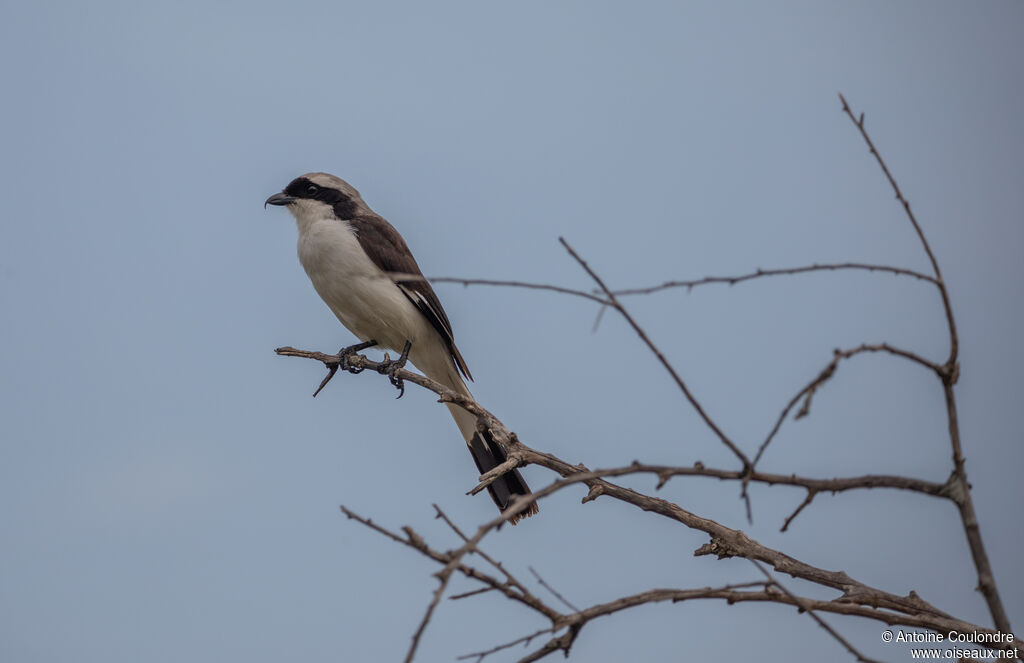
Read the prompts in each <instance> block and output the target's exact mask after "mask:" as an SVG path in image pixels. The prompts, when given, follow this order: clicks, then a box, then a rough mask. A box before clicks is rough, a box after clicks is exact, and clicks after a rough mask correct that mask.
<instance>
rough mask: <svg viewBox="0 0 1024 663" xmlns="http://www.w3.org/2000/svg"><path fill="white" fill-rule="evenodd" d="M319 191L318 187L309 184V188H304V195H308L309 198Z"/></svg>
mask: <svg viewBox="0 0 1024 663" xmlns="http://www.w3.org/2000/svg"><path fill="white" fill-rule="evenodd" d="M319 191H320V187H318V186H317V185H315V184H310V185H309V186H307V187H306V193H308V194H309V195H311V196H315V195H316V194H317V193H318V192H319Z"/></svg>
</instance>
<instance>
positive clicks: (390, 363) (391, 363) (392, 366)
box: [377, 341, 412, 398]
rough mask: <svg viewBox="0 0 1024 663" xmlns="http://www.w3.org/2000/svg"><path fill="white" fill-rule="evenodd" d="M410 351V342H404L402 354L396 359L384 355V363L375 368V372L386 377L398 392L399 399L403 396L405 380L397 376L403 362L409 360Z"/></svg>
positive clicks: (403, 364) (402, 366)
mask: <svg viewBox="0 0 1024 663" xmlns="http://www.w3.org/2000/svg"><path fill="white" fill-rule="evenodd" d="M411 349H412V341H406V342H405V348H403V349H402V354H401V356H400V357H399V358H398V359H390V358H389V357H388V356H387V354H385V355H384V361H382V362H381V363H380V365H379V366H378V367H377V372H378V373H380V374H381V375H386V376H388V380H390V381H391V384H392V385H394V387H395V389H397V390H398V396H397V397H396V398H401V397H402V396H405V380H403V379H402V377H401V376H400V375H399V374H398V372H399V371H400V370H402V368H404V367H405V362H406V361H407V360H408V359H409V350H411Z"/></svg>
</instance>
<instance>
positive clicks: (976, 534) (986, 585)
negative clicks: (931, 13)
mask: <svg viewBox="0 0 1024 663" xmlns="http://www.w3.org/2000/svg"><path fill="white" fill-rule="evenodd" d="M839 99H840V101H841V102H842V104H843V112H844V113H846V115H847V117H849V118H850V120H851V121H852V122H853V123H854V125H856V127H857V129H858V130H859V131H860V135H861V137H862V138H863V139H864V142H865V143H866V144H867V146H868V149H869V150H870V151H871V154H872V155H874V157H875V160H876V161H877V162H878V165H879V167H880V168H881V169H882V172H883V173H884V174H885V177H886V179H888V180H889V184H890V185H891V186H892V189H893V191H894V192H895V194H896V199H897V200H898V201H899V202H900V204H901V205H903V210H904V211H905V212H906V214H907V218H908V219H909V220H910V223H911V225H912V226H913V227H914V231H915V232H916V233H917V236H918V238H919V239H920V240H921V246H922V247H923V248H924V252H925V254H926V255H927V256H928V260H929V262H930V263H931V265H932V270H933V271H934V272H935V280H936V286H937V287H938V289H939V294H940V295H941V296H942V307H943V309H944V311H945V313H946V325H947V327H948V329H949V357H948V358H947V359H946V362H945V363H944V364H943V365H942V366H941V367H940V369H939V379H940V380H941V381H942V386H943V395H944V398H945V403H946V418H947V424H948V428H949V441H950V445H951V447H952V451H953V472H954V475H955V477H956V483H957V488H958V490H957V491H956V494H957V508H958V509H959V510H960V520H961V522H962V523H963V527H964V534H965V536H966V537H967V545H968V547H969V548H970V551H971V557H972V559H973V560H974V566H975V568H976V570H977V572H978V589H979V590H981V593H982V596H984V597H985V603H986V604H987V605H988V609H989V613H990V614H991V615H992V621H993V623H994V624H995V626H996V628H997V629H999V630H1000V631H1002V632H1005V633H1009V632H1011V626H1010V618H1009V616H1008V615H1007V614H1006V608H1005V607H1004V606H1003V602H1002V599H1001V598H1000V596H999V588H998V586H997V585H996V581H995V573H994V572H993V571H992V564H991V562H990V561H989V559H988V553H987V552H986V550H985V544H984V542H983V541H982V537H981V528H980V526H979V525H978V516H977V514H976V513H975V510H974V500H973V498H972V497H971V491H970V482H969V481H968V480H967V469H966V465H965V460H964V455H963V446H962V443H961V439H960V424H959V420H958V417H957V408H956V396H955V394H954V393H953V386H954V385H955V384H956V382H957V380H958V379H959V376H960V364H959V360H958V358H959V347H960V341H959V335H958V333H957V327H956V320H955V318H954V316H953V306H952V304H951V303H950V299H949V291H948V289H947V288H946V283H945V281H944V280H943V279H942V271H941V270H940V269H939V262H938V260H937V259H936V258H935V254H934V252H933V251H932V248H931V245H930V244H929V243H928V239H927V238H926V237H925V234H924V231H923V230H922V228H921V224H920V223H918V221H917V217H915V216H914V213H913V211H911V209H910V203H909V202H908V201H907V199H906V198H905V197H904V196H903V192H902V190H900V187H899V185H898V184H897V183H896V178H894V177H893V175H892V173H891V172H890V171H889V167H888V166H887V165H886V163H885V160H884V159H882V155H881V153H880V152H879V151H878V150H877V149H876V148H875V144H874V142H873V141H872V140H871V136H869V135H868V132H867V129H866V128H865V126H864V114H863V113H861V114H860V117H859V119H857V118H854V115H853V111H852V110H851V109H850V105H849V104H848V103H847V102H846V98H845V97H844V96H843V95H842V94H840V95H839Z"/></svg>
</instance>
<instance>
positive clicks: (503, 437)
mask: <svg viewBox="0 0 1024 663" xmlns="http://www.w3.org/2000/svg"><path fill="white" fill-rule="evenodd" d="M278 353H279V354H282V355H288V356H298V357H307V358H311V359H315V360H317V361H321V362H323V363H324V364H325V365H327V366H330V365H332V364H336V363H338V362H339V361H340V357H337V356H333V355H326V354H324V353H319V352H308V351H303V350H296V349H294V348H279V349H278ZM348 361H349V363H350V364H351V365H352V366H355V367H357V368H364V369H366V368H369V369H373V370H375V369H377V368H378V367H380V366H382V365H383V364H381V363H380V362H374V361H372V360H369V359H367V358H366V357H363V356H361V355H356V356H354V357H349V358H348ZM396 374H397V376H398V377H400V378H402V379H404V380H406V381H408V382H411V383H413V384H417V385H419V386H422V387H424V388H426V389H429V390H431V391H433V392H434V393H436V394H438V396H439V397H440V398H439V401H440V402H455V403H458V404H460V405H461V406H462V407H464V408H466V409H467V410H468V411H470V412H472V413H473V414H475V415H477V418H478V426H480V427H485V428H486V429H487V430H488V432H489V434H490V435H491V437H492V438H493V439H494V440H495V441H496V442H498V443H499V444H501V445H502V446H503V447H504V448H505V449H506V453H507V456H508V457H509V458H510V460H513V459H514V461H515V464H516V465H517V466H521V465H527V464H534V465H540V466H543V467H546V468H548V469H550V470H553V471H555V472H556V473H558V474H560V475H561V476H562V478H561V479H559V480H558V481H555V482H554V483H552V484H550V485H549V486H546V487H545V488H543V489H541V490H538V491H536V492H534V493H532V494H531V495H525V496H521V497H519V498H518V499H517V500H515V501H514V502H513V504H512V505H511V506H510V507H509V509H507V510H506V511H505V512H504V513H503V514H501V515H500V516H497V517H496V518H494V519H492V520H490V521H488V522H487V523H484V524H483V525H481V526H480V527H479V529H478V530H477V532H476V534H475V535H474V536H473V537H468V538H467V537H465V535H462V536H461V537H460V538H463V539H464V540H465V543H464V544H463V546H462V547H460V548H459V549H457V550H455V551H453V552H448V553H437V552H436V551H435V552H432V553H431V552H425V551H430V549H429V547H428V546H426V544H425V543H424V542H423V540H422V538H421V537H419V536H418V535H416V534H415V533H414V532H412V530H411V529H408V528H406V535H407V536H406V538H402V537H400V536H397V535H393V534H391V533H387V535H388V536H389V537H390V538H392V539H393V540H395V541H398V542H400V543H403V544H404V545H408V546H410V547H412V548H414V549H416V550H418V551H420V552H422V553H424V554H428V556H430V557H431V558H432V559H435V561H437V562H439V563H444V564H445V567H444V569H442V571H440V572H439V573H438V578H439V580H440V581H441V583H440V585H439V587H438V589H437V590H435V593H434V596H433V598H432V600H431V602H430V604H429V606H428V609H427V613H426V614H425V615H424V619H423V620H422V621H421V623H420V628H418V629H417V633H419V634H422V632H423V630H424V629H425V628H426V626H427V624H428V623H429V620H430V616H431V615H432V614H433V611H434V609H435V608H436V606H437V603H438V602H439V601H440V597H441V596H442V595H443V592H444V590H445V589H446V588H447V585H448V581H449V580H450V578H451V575H452V573H453V572H454V571H456V570H458V571H459V572H460V573H463V574H464V575H467V576H468V577H471V578H473V579H474V580H479V581H481V582H484V583H485V584H488V585H489V586H491V587H493V588H494V589H496V590H498V591H501V592H502V593H503V594H504V595H505V596H506V597H508V598H511V599H513V600H516V601H518V602H519V603H522V604H524V605H527V606H529V607H531V608H533V609H535V610H538V611H540V612H542V613H544V614H545V615H546V616H548V617H549V618H552V620H553V621H555V622H556V623H560V622H559V621H558V617H556V615H560V613H558V612H557V611H555V610H553V609H552V608H550V607H548V606H546V604H544V603H543V601H541V600H540V599H538V598H537V597H535V596H533V595H532V594H524V593H523V592H522V591H519V590H517V589H514V588H513V587H512V586H510V585H509V584H507V583H505V582H503V581H499V580H497V579H494V578H493V577H491V576H487V575H486V574H482V573H480V572H478V571H475V570H468V569H467V568H466V567H465V565H463V564H462V563H461V560H462V558H463V557H464V556H465V555H467V554H469V553H471V552H472V553H476V552H478V550H479V549H478V544H479V542H480V540H482V538H483V537H484V536H485V535H486V534H487V533H488V532H490V531H492V530H493V529H495V528H497V527H498V526H500V525H501V524H503V523H504V522H506V521H507V520H508V518H510V517H512V516H514V515H515V514H517V513H520V512H521V511H522V510H524V509H525V508H527V506H528V505H529V504H531V503H532V502H534V501H536V500H539V499H543V498H545V497H547V496H548V495H550V494H552V493H554V492H557V491H559V490H562V489H564V488H566V487H568V486H570V485H574V484H578V483H582V484H584V485H586V486H587V487H588V488H589V492H588V494H587V496H586V497H584V500H583V501H584V502H588V501H592V500H595V499H597V498H598V497H600V496H608V497H612V498H614V499H617V500H620V501H623V502H626V503H628V504H632V505H634V506H636V507H638V508H640V509H642V510H644V511H647V512H649V513H654V514H658V515H661V516H663V517H665V518H668V519H670V520H673V521H675V522H678V523H680V524H683V525H685V526H686V527H689V528H691V529H696V530H699V531H702V532H705V533H706V534H708V535H709V536H710V537H711V542H710V543H708V544H705V545H703V546H701V547H700V548H698V550H697V551H695V553H694V554H695V555H697V556H701V555H711V554H714V555H716V556H718V557H719V558H725V557H743V558H746V559H752V560H757V561H760V562H763V563H765V564H768V565H769V566H771V567H772V568H773V569H774V570H775V571H776V572H781V573H785V574H788V575H790V576H793V577H795V578H800V579H802V580H807V581H809V582H812V583H815V584H818V585H820V586H823V587H827V588H831V589H834V590H837V591H839V592H841V595H840V596H839V597H837V598H836V599H834V600H833V601H828V602H823V603H818V604H813V607H814V609H816V610H825V611H829V612H838V613H841V614H851V615H859V616H862V617H868V618H873V619H877V620H880V621H883V622H885V623H887V624H902V625H906V626H918V627H922V628H929V629H932V630H935V631H938V632H945V631H950V630H952V631H959V632H973V631H978V632H991V631H990V630H989V629H985V628H983V627H980V626H977V625H974V624H970V623H969V622H966V621H963V620H960V619H957V618H955V617H953V616H951V615H949V614H948V613H945V612H943V611H941V610H939V609H938V608H936V607H935V606H933V605H931V604H930V603H928V602H926V601H924V600H922V599H921V598H920V597H919V596H918V595H917V594H916V593H914V592H911V593H910V594H909V595H908V596H899V595H895V594H891V593H889V592H886V591H884V590H881V589H879V588H876V587H872V586H870V585H867V584H865V583H862V582H860V581H857V580H855V579H854V578H852V577H850V576H849V575H847V574H846V573H845V572H843V571H827V570H824V569H820V568H817V567H814V566H812V565H810V564H807V563H805V562H802V561H800V560H797V559H795V558H793V557H790V556H789V555H786V554H785V553H782V552H781V551H778V550H775V549H772V548H769V547H767V546H763V545H762V544H760V543H758V542H757V541H755V540H753V539H751V538H750V537H749V536H747V535H746V534H745V533H744V532H742V531H740V530H735V529H731V528H729V527H726V526H724V525H721V524H719V523H717V522H715V521H713V520H710V519H707V518H703V517H701V516H698V515H696V514H694V513H691V512H689V511H687V510H685V509H683V508H682V507H680V506H679V505H677V504H674V503H672V502H669V501H667V500H664V499H660V498H655V497H652V496H649V495H645V494H643V493H640V492H637V491H635V490H632V489H629V488H625V487H623V486H620V485H617V484H614V483H611V482H609V481H606V480H605V479H604V477H608V476H622V475H626V474H632V473H638V472H649V473H653V474H656V475H659V476H663V475H665V474H666V473H667V472H668V473H671V474H674V475H675V474H678V475H687V474H703V475H706V476H715V477H717V478H733V477H736V478H738V479H740V480H743V479H744V478H749V479H750V480H754V479H753V477H757V480H759V481H764V482H765V483H780V484H788V485H802V486H803V487H805V488H807V489H808V490H812V489H817V490H819V491H820V490H830V489H831V488H832V487H836V489H837V490H846V489H852V488H854V487H870V486H871V485H872V484H873V483H875V484H877V485H879V486H881V485H890V484H891V485H890V487H897V488H903V489H907V490H917V491H919V492H924V493H927V494H935V493H936V492H940V493H942V494H944V495H945V493H946V492H948V491H949V486H948V485H947V484H943V485H942V487H941V488H940V487H939V485H938V484H929V483H928V482H919V481H918V480H913V479H908V480H907V483H906V484H902V485H900V484H901V482H900V481H899V479H900V478H899V477H890V478H882V477H870V478H851V479H845V480H844V479H835V480H817V481H823V482H826V483H814V481H815V480H810V479H799V478H793V477H788V478H787V477H785V475H777V476H776V475H767V474H764V473H759V472H757V473H753V474H752V473H751V471H750V470H745V471H744V472H743V473H742V474H741V473H735V472H734V473H732V475H731V476H730V475H727V472H728V471H725V470H707V469H706V468H705V469H698V468H697V467H695V468H668V469H666V468H664V467H659V466H642V465H637V466H629V467H625V468H612V469H608V470H593V471H591V470H588V469H587V468H586V467H584V466H581V465H572V464H570V463H567V462H565V461H563V460H561V459H560V458H558V457H556V456H554V455H552V454H549V453H544V452H539V451H536V450H534V449H531V448H529V447H527V446H526V445H524V444H523V443H522V442H521V441H519V440H518V439H517V438H516V436H515V435H514V434H513V433H511V432H510V431H508V429H507V428H506V427H505V426H504V424H503V423H502V422H501V421H500V420H498V419H497V418H496V417H494V415H492V414H491V413H490V412H488V411H487V410H486V409H485V408H483V407H482V406H481V405H479V404H478V403H477V402H475V401H474V400H473V399H471V398H468V397H464V396H461V395H459V394H456V393H454V392H452V391H450V390H449V389H447V387H445V386H443V385H441V384H439V383H437V382H435V381H433V380H431V379H429V378H426V377H424V376H422V375H419V374H417V373H413V372H411V371H408V370H406V369H401V370H399V371H397V372H396ZM858 480H860V481H861V485H856V483H857V481H858ZM799 481H804V482H805V483H804V484H801V483H799ZM828 482H832V483H828ZM342 509H343V511H344V512H345V514H346V515H348V516H349V517H350V518H354V519H356V520H358V521H359V522H362V523H363V524H365V525H367V526H369V527H371V528H373V529H375V530H377V531H382V529H381V528H379V527H378V526H376V525H375V524H373V523H371V522H370V521H367V520H365V519H362V518H360V517H358V516H356V515H355V514H354V513H352V512H350V511H349V510H348V509H345V508H344V507H342ZM382 533H384V532H383V531H382ZM459 534H461V532H459ZM469 568H470V569H471V567H469ZM520 586H521V583H520ZM740 599H742V597H740ZM740 599H737V600H740ZM743 600H752V599H749V598H747V599H743ZM776 602H778V601H776ZM782 602H786V601H782ZM577 632H578V631H577ZM1004 632H1005V631H1004ZM574 639H575V635H574V631H572V630H570V631H568V632H567V633H566V634H564V635H563V636H559V637H557V638H553V639H552V640H551V641H550V642H548V643H547V644H546V645H545V647H544V648H542V650H538V652H535V653H540V652H541V651H546V652H547V653H550V652H551V651H559V650H561V651H564V650H565V649H567V648H569V647H571V645H572V642H573V641H574ZM416 644H418V641H417V642H415V643H414V647H413V648H412V649H410V656H413V655H414V654H415V645H416ZM407 660H412V658H408V659H407ZM530 660H536V659H530Z"/></svg>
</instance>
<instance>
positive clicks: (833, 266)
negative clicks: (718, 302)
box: [613, 262, 938, 297]
mask: <svg viewBox="0 0 1024 663" xmlns="http://www.w3.org/2000/svg"><path fill="white" fill-rule="evenodd" d="M841 270H864V271H868V272H888V273H890V274H895V275H897V276H911V277H913V278H915V279H921V280H922V281H928V282H930V283H935V284H938V281H937V280H936V279H935V277H933V276H928V275H927V274H922V273H921V272H917V271H914V270H912V269H904V268H903V267H893V266H891V265H869V264H867V263H861V262H838V263H828V264H818V263H815V264H813V265H805V266H802V267H783V268H778V269H758V270H757V271H754V272H750V273H748V274H741V275H739V276H705V277H704V278H702V279H694V280H691V281H666V282H665V283H662V284H661V285H653V286H648V287H646V288H628V289H626V290H614V291H613V292H614V293H615V295H616V296H618V297H623V296H627V295H649V294H652V293H655V292H659V291H661V290H668V289H671V288H686V289H687V290H693V289H694V288H696V287H698V286H702V285H711V284H716V283H718V284H725V285H736V284H737V283H742V282H743V281H752V280H753V279H759V278H763V277H766V276H792V275H794V274H804V273H807V272H824V271H829V272H835V271H841Z"/></svg>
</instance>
